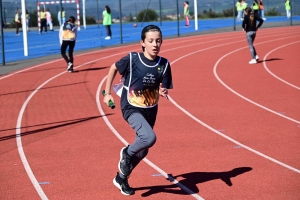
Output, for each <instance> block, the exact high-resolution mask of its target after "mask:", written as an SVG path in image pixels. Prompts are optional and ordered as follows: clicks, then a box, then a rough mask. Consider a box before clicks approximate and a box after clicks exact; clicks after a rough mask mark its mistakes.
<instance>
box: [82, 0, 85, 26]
mask: <svg viewBox="0 0 300 200" xmlns="http://www.w3.org/2000/svg"><path fill="white" fill-rule="evenodd" d="M82 17H83V19H82V20H83V28H84V29H86V19H85V0H82Z"/></svg>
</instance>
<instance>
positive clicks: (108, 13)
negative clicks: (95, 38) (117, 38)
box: [102, 5, 111, 40]
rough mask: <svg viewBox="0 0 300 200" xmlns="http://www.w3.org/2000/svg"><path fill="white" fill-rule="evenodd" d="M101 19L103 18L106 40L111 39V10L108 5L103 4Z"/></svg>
mask: <svg viewBox="0 0 300 200" xmlns="http://www.w3.org/2000/svg"><path fill="white" fill-rule="evenodd" d="M102 19H103V22H102V23H103V25H104V26H105V29H106V34H107V36H106V37H105V39H106V40H110V39H111V28H110V26H111V11H110V7H109V6H107V5H106V6H105V9H104V11H103V13H102Z"/></svg>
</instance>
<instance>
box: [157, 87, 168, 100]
mask: <svg viewBox="0 0 300 200" xmlns="http://www.w3.org/2000/svg"><path fill="white" fill-rule="evenodd" d="M159 95H160V96H163V97H166V98H168V90H167V89H166V88H163V87H162V83H160V85H159Z"/></svg>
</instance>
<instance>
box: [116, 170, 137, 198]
mask: <svg viewBox="0 0 300 200" xmlns="http://www.w3.org/2000/svg"><path fill="white" fill-rule="evenodd" d="M113 183H114V185H115V186H116V187H117V188H119V190H120V191H121V193H122V194H124V195H132V194H134V190H133V189H132V188H131V187H130V186H129V184H128V178H124V179H122V178H121V177H120V176H119V173H117V176H116V178H114V180H113Z"/></svg>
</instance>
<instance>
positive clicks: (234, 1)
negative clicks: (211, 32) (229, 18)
mask: <svg viewBox="0 0 300 200" xmlns="http://www.w3.org/2000/svg"><path fill="white" fill-rule="evenodd" d="M232 11H233V30H234V31H235V29H236V28H235V0H233V10H232Z"/></svg>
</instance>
